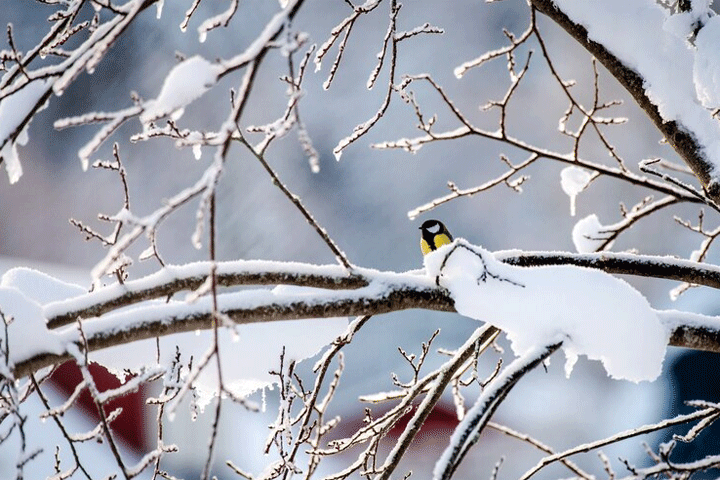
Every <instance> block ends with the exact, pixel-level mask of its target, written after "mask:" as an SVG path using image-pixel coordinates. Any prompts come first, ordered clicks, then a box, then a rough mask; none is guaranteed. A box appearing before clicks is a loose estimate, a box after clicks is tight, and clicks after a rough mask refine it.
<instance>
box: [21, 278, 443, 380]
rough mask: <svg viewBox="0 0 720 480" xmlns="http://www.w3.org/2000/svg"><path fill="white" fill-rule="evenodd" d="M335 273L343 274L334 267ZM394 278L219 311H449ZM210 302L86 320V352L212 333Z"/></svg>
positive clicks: (276, 314) (235, 299) (264, 293)
mask: <svg viewBox="0 0 720 480" xmlns="http://www.w3.org/2000/svg"><path fill="white" fill-rule="evenodd" d="M338 268H342V267H339V266H338ZM412 277H413V276H411V275H397V279H396V280H395V281H393V280H392V279H390V278H385V279H384V280H381V279H376V280H375V281H374V282H371V283H370V284H369V285H368V286H366V287H362V288H358V289H356V290H345V291H339V292H336V291H322V290H318V291H317V292H316V291H313V292H312V294H311V295H308V293H307V291H302V292H298V291H293V292H287V293H286V292H281V293H276V292H274V291H270V290H244V291H240V292H234V293H226V294H223V295H218V297H217V300H218V310H219V311H220V312H222V313H223V314H225V315H227V316H228V317H229V318H230V319H232V320H233V321H234V322H236V323H238V324H244V323H259V322H271V321H279V320H296V319H310V318H332V317H347V316H360V315H372V314H381V313H390V312H396V311H400V310H406V309H410V308H421V309H427V310H437V311H446V312H452V311H454V307H453V300H452V299H451V298H450V297H449V296H448V295H447V293H446V292H445V291H444V290H442V289H440V288H438V287H436V286H435V285H434V284H433V282H432V279H430V278H428V277H426V276H424V275H422V276H420V275H417V276H416V277H417V279H416V281H413V278H412ZM213 318H214V316H213V310H212V298H209V297H203V298H201V299H200V300H198V301H197V302H196V303H194V304H188V303H186V302H171V303H163V304H159V303H156V304H151V305H147V306H145V307H143V308H142V309H130V310H122V311H119V312H117V313H111V314H107V315H104V316H103V317H100V318H96V319H90V320H85V321H84V322H83V324H82V325H83V332H84V334H85V338H86V339H87V346H88V348H89V349H90V350H91V351H95V350H100V349H103V348H108V347H113V346H117V345H123V344H126V343H131V342H135V341H139V340H144V339H147V338H155V337H158V336H165V335H170V334H173V333H182V332H190V331H195V330H206V329H210V328H212V327H213ZM56 333H57V336H58V337H60V341H61V343H62V344H63V345H68V344H72V343H78V344H79V343H80V341H81V339H80V337H79V332H78V331H77V329H75V328H73V327H68V328H65V329H63V330H61V331H58V332H56ZM69 358H70V354H69V353H68V352H67V351H65V352H61V353H56V352H52V353H51V352H40V353H36V354H34V355H33V356H31V357H29V358H16V359H13V360H14V361H13V367H12V370H13V374H14V375H15V377H16V378H20V377H23V376H25V375H28V374H29V373H31V372H33V371H36V370H38V369H40V368H43V367H45V366H48V365H52V364H54V363H59V362H63V361H64V360H67V359H69Z"/></svg>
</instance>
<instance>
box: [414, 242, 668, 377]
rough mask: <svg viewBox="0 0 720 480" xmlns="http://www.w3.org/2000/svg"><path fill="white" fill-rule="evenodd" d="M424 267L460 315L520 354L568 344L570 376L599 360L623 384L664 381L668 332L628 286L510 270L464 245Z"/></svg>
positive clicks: (580, 271) (594, 274) (585, 274)
mask: <svg viewBox="0 0 720 480" xmlns="http://www.w3.org/2000/svg"><path fill="white" fill-rule="evenodd" d="M443 264H444V266H443ZM425 267H426V270H427V273H428V275H429V276H430V277H431V278H436V277H437V278H438V279H439V284H440V285H441V286H443V287H445V288H447V289H448V290H449V292H450V295H451V296H452V297H453V299H454V300H455V308H456V309H457V311H458V312H459V313H460V314H462V315H465V316H467V317H470V318H475V319H477V320H481V321H484V322H489V323H491V324H492V325H495V326H496V327H498V328H500V329H502V330H503V331H505V332H506V334H507V337H508V339H509V340H510V342H511V346H512V349H513V352H514V353H515V354H516V355H518V356H522V355H524V354H526V353H528V352H529V351H531V350H532V349H534V348H537V347H538V346H540V347H542V346H546V345H550V344H552V343H555V342H558V341H562V342H563V345H562V348H563V350H564V351H565V356H566V359H567V361H566V363H565V372H566V374H567V375H570V373H571V371H572V369H573V366H574V365H575V362H576V361H577V359H578V356H579V355H585V356H587V357H588V358H589V359H591V360H600V361H601V362H602V364H603V366H604V367H605V370H606V371H607V373H608V375H609V376H610V377H612V378H616V379H626V380H630V381H634V382H639V381H642V380H654V379H655V378H657V377H658V375H660V372H661V369H662V363H663V359H664V358H665V348H666V346H667V342H668V339H669V333H668V331H667V330H666V329H665V327H664V326H663V325H662V323H661V321H660V318H659V316H658V314H657V312H656V311H655V310H653V309H652V308H651V307H650V305H649V303H648V302H647V300H646V299H645V297H643V296H642V295H641V294H640V293H639V292H638V291H637V290H635V289H634V288H633V287H631V286H630V285H629V284H628V283H626V282H625V281H623V280H620V279H618V278H616V277H613V276H612V275H609V274H606V273H604V272H601V271H599V270H592V269H587V268H582V267H574V266H547V267H534V268H523V267H515V266H511V265H507V264H504V263H502V262H500V261H498V260H497V259H496V258H495V257H494V256H493V254H492V253H491V252H488V251H487V250H484V249H483V248H481V247H477V246H474V245H471V244H469V243H468V242H466V241H465V240H463V239H459V240H456V241H455V242H453V243H452V244H450V245H446V246H443V247H441V248H440V249H438V250H436V251H435V252H431V253H430V254H428V255H426V256H425Z"/></svg>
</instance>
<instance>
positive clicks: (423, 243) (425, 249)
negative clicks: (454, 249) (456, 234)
mask: <svg viewBox="0 0 720 480" xmlns="http://www.w3.org/2000/svg"><path fill="white" fill-rule="evenodd" d="M432 242H433V245H430V244H429V243H428V242H427V240H425V239H424V238H421V239H420V250H422V253H423V255H427V254H428V253H430V252H432V251H433V250H437V249H438V248H439V247H442V246H443V245H447V244H448V243H451V242H452V240H450V237H448V236H447V235H446V234H444V233H438V234H437V235H435V236H433V238H432Z"/></svg>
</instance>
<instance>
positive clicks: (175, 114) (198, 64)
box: [140, 55, 221, 124]
mask: <svg viewBox="0 0 720 480" xmlns="http://www.w3.org/2000/svg"><path fill="white" fill-rule="evenodd" d="M220 71H221V70H220V68H219V67H218V66H217V65H215V64H212V63H210V62H209V61H207V60H206V59H204V58H203V57H201V56H199V55H195V56H194V57H190V58H188V59H186V60H184V61H182V62H180V63H178V64H177V65H175V67H173V69H172V70H171V71H170V73H168V75H167V77H165V82H164V83H163V86H162V89H161V90H160V94H159V95H158V96H157V98H156V99H155V100H148V101H147V102H146V103H145V111H144V112H143V113H142V115H140V121H141V122H142V123H143V124H148V123H149V122H154V121H155V120H157V119H159V118H162V117H164V116H166V115H171V116H172V118H173V120H178V119H179V118H180V117H181V116H182V114H183V112H184V109H185V107H186V106H187V105H188V104H190V103H191V102H193V101H194V100H197V99H198V98H200V97H201V96H202V95H203V94H204V93H205V92H207V91H208V90H209V89H210V87H212V86H213V85H215V83H216V82H217V80H218V74H219V73H220Z"/></svg>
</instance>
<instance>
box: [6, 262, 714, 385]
mask: <svg viewBox="0 0 720 480" xmlns="http://www.w3.org/2000/svg"><path fill="white" fill-rule="evenodd" d="M496 255H497V257H498V258H499V259H500V260H502V261H504V262H507V263H510V264H515V265H520V266H531V265H557V264H571V265H581V266H586V267H592V268H599V269H602V270H605V271H608V272H612V273H624V274H632V275H644V276H651V277H655V278H667V279H672V280H681V281H687V282H691V283H698V284H703V285H708V286H713V287H714V288H719V286H720V269H718V268H712V267H709V266H707V265H703V264H698V263H695V262H689V261H687V260H678V259H674V258H671V257H645V256H638V255H628V254H611V253H601V254H592V255H588V254H582V255H574V254H569V253H547V252H540V253H527V252H498V253H497V254H496ZM209 273H210V264H209V263H208V262H201V263H197V264H189V265H186V266H183V267H169V268H166V269H163V270H161V271H160V272H158V273H156V274H154V275H151V276H148V277H145V278H143V279H139V280H136V281H133V282H126V283H125V284H123V285H120V284H116V285H112V286H110V287H106V288H102V289H100V290H97V291H95V292H92V293H89V294H86V295H84V296H82V297H77V298H74V299H69V300H66V301H63V302H56V303H53V304H48V305H47V306H46V307H45V314H46V318H48V319H49V321H48V324H49V325H50V324H52V325H54V326H56V327H57V326H60V325H68V324H69V323H72V322H73V321H75V320H76V319H78V318H85V320H83V330H84V332H85V335H86V337H87V343H88V346H89V348H90V349H91V350H99V349H103V348H108V347H111V346H116V345H121V344H125V343H130V342H133V341H137V340H143V339H146V338H153V337H157V336H163V335H169V334H173V333H180V332H187V331H194V330H199V329H209V328H212V319H213V314H212V312H213V309H212V305H211V303H210V300H211V298H209V297H203V298H201V299H200V300H198V301H197V302H195V303H193V304H190V305H188V303H186V302H184V301H178V302H170V303H165V304H154V305H147V306H146V307H144V308H143V309H142V310H138V309H134V310H119V311H117V312H112V313H108V312H111V311H113V310H115V309H120V308H121V307H126V306H130V305H132V304H134V303H137V302H141V301H147V300H150V299H153V298H161V297H165V296H167V295H170V294H172V293H177V292H180V291H182V290H188V289H192V288H198V287H199V286H200V285H202V284H203V282H205V281H206V279H207V275H209ZM217 279H218V284H219V285H224V286H229V285H276V284H281V285H298V286H303V287H315V288H318V287H319V288H322V289H323V290H318V291H317V292H315V291H313V294H312V295H311V296H309V295H308V294H307V292H306V291H294V290H289V291H279V292H276V291H271V290H267V289H264V290H251V291H248V290H245V291H241V292H234V293H226V294H223V295H220V296H218V301H219V303H218V308H219V311H221V312H222V313H224V314H227V315H228V316H229V318H231V319H232V320H233V321H235V322H237V323H256V322H271V321H278V320H291V319H309V318H329V317H338V316H360V315H375V314H381V313H389V312H395V311H400V310H406V309H411V308H420V309H427V310H436V311H446V312H453V311H455V309H454V306H453V300H452V298H451V297H450V296H449V295H448V292H447V291H446V290H444V289H442V288H439V287H436V286H435V282H434V281H433V279H431V278H428V277H427V276H425V275H422V274H419V273H418V272H412V273H405V274H402V273H393V272H378V271H376V270H369V269H362V268H357V269H355V270H354V275H348V274H347V272H346V271H345V270H344V269H343V268H342V267H341V266H340V265H328V266H313V265H305V264H299V263H282V262H252V261H236V262H225V263H220V264H218V266H217ZM53 312H54V314H53ZM102 313H105V314H104V315H103V316H102V317H99V318H89V317H93V316H97V315H100V314H102ZM659 314H661V316H662V317H663V322H664V323H665V324H666V325H667V326H668V328H669V329H670V331H671V338H670V345H675V346H681V347H687V348H693V349H698V350H708V351H715V352H720V328H719V327H718V326H716V325H715V324H714V323H715V322H714V317H703V316H701V315H697V316H696V317H693V318H692V319H688V321H685V320H683V318H684V317H683V315H688V314H682V313H680V312H659ZM718 323H719V324H720V321H719V322H718ZM55 334H56V335H59V336H61V337H62V341H63V342H65V344H67V343H73V342H75V343H77V342H78V341H79V339H78V338H76V337H77V336H78V333H77V332H76V331H75V329H73V328H71V327H66V328H65V329H61V330H56V331H55ZM67 358H69V355H68V354H67V353H66V352H65V353H60V354H57V353H53V354H49V353H40V354H37V355H35V356H34V357H32V358H16V359H15V364H14V367H13V371H14V374H15V376H16V377H22V376H25V375H28V374H29V373H31V372H33V371H35V370H37V369H39V368H42V367H44V366H47V365H51V364H53V363H57V362H61V361H63V360H65V359H67Z"/></svg>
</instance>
